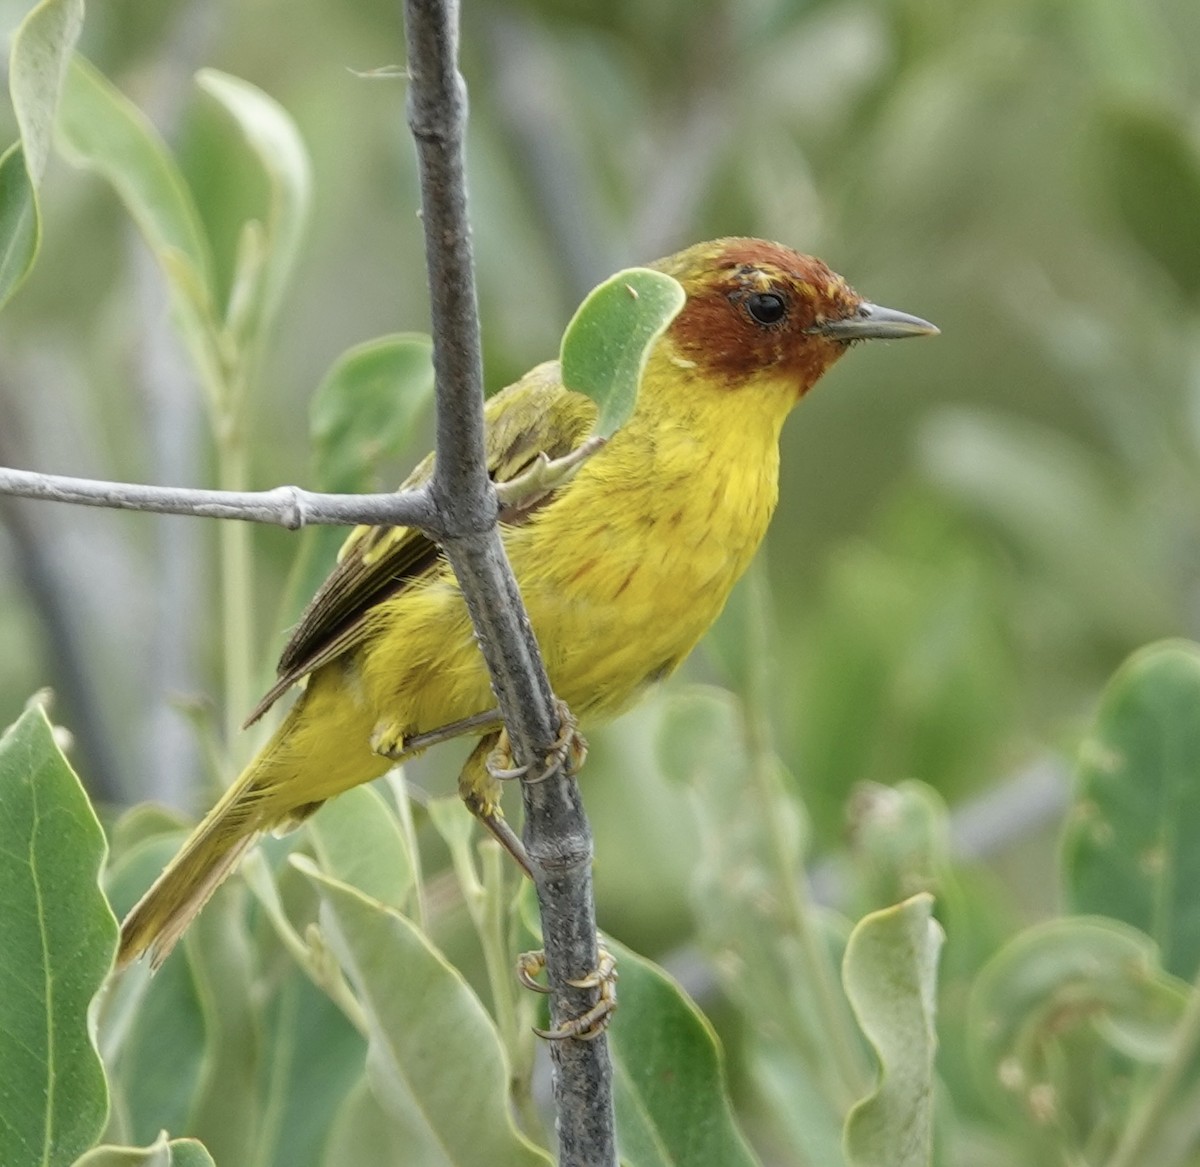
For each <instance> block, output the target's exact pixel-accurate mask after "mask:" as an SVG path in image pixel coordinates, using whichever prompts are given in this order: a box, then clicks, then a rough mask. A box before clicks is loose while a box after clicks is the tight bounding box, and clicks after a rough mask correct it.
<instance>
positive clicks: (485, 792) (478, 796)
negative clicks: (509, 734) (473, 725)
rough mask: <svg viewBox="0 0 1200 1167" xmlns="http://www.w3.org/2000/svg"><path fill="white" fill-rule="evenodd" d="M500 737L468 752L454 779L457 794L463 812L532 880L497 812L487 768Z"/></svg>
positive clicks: (520, 848) (521, 850)
mask: <svg viewBox="0 0 1200 1167" xmlns="http://www.w3.org/2000/svg"><path fill="white" fill-rule="evenodd" d="M501 733H503V730H500V731H499V732H496V733H491V734H488V735H487V737H484V738H481V739H480V742H479V744H478V745H477V746H476V747H475V749H474V750H472V751H471V756H470V757H469V758H468V759H467V760H466V762H465V763H464V764H463V768H462V772H461V773H460V774H459V776H458V794H459V797H460V798H461V799H462V800H463V802H465V803H466V804H467V809H468V810H469V811H470V812H471V813H472V814H473V815H474V816H475V817H476V818H477V819H478V820H479V821H480V822H481V823H483V825H484V826H485V827H487V829H488V830H489V831H490V832H491V833H492V836H493V838H495V840H496V841H497V842H498V843H499V844H500V846H501V847H503V848H504V849H505V850H506V851H507V852H508V853H509V854H510V855H511V856H512V857H513V858H514V859H515V860H516V861H517V865H518V866H519V867H520V868H521V870H522V871H524V872H525V874H526V875H528V876H529V878H530V879H532V878H533V860H531V859H530V858H529V852H528V851H526V850H525V844H524V843H522V842H521V840H520V839H519V838H518V837H517V833H516V831H514V830H513V829H512V827H510V826H509V825H508V820H507V819H506V818H505V817H504V812H503V811H502V810H501V809H500V795H501V787H500V781H499V779H497V777H496V775H495V774H494V773H493V772H492V770H491V768H490V767H489V765H488V759H489V758H490V756H491V755H492V753H494V752H495V748H496V742H497V740H498V739H499V737H500V734H501Z"/></svg>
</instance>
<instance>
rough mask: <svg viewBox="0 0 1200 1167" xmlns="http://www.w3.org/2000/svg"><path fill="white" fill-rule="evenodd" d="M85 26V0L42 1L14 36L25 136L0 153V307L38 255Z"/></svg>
mask: <svg viewBox="0 0 1200 1167" xmlns="http://www.w3.org/2000/svg"><path fill="white" fill-rule="evenodd" d="M82 25H83V0H42V3H40V4H38V5H37V7H35V8H34V9H33V10H32V11H31V12H30V13H29V15H28V16H26V17H25V19H24V20H23V21H22V22H21V25H20V27H19V28H18V29H17V31H16V33H15V35H14V36H13V44H12V55H11V58H10V62H9V91H10V92H11V94H12V103H13V111H14V112H15V114H16V117H17V126H18V128H19V130H20V134H21V140H20V141H19V142H17V143H14V144H13V145H12V146H10V147H9V148H8V149H7V150H6V151H5V152H4V155H3V157H0V307H2V306H3V305H4V304H5V303H6V302H7V301H8V299H9V298H10V297H11V296H12V295H13V293H15V292H16V290H17V289H18V288H19V287H20V286H21V284H22V283H23V282H24V280H25V277H26V276H27V275H28V274H29V272H30V270H31V269H32V267H33V264H34V260H35V259H36V258H37V252H38V247H39V246H40V243H41V213H40V211H39V209H38V201H37V189H38V187H39V186H40V185H41V181H42V175H43V173H44V172H45V169H46V159H47V157H48V156H49V153H50V140H51V135H52V132H53V128H54V115H55V110H56V109H57V107H58V100H59V94H60V93H61V91H62V85H63V75H64V73H65V71H66V68H67V62H68V61H69V60H70V57H71V53H72V51H73V50H74V47H75V42H76V41H77V40H78V39H79V30H80V28H81V27H82Z"/></svg>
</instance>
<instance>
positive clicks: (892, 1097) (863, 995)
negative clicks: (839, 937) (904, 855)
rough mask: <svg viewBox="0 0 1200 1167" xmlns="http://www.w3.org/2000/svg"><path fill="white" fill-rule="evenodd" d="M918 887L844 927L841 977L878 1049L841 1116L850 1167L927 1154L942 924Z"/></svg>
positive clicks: (910, 1164)
mask: <svg viewBox="0 0 1200 1167" xmlns="http://www.w3.org/2000/svg"><path fill="white" fill-rule="evenodd" d="M932 911H933V897H932V896H930V895H927V894H924V893H922V894H921V895H915V896H913V897H912V898H911V899H908V900H905V901H904V902H903V903H900V904H896V905H895V906H894V907H891V908H884V909H883V910H882V911H879V912H872V913H871V914H870V915H868V916H864V917H863V918H862V919H861V920H860V921H859V922H858V924H857V925H856V926H855V929H854V931H853V932H851V933H850V939H849V941H848V942H847V944H846V955H845V959H844V961H843V962H842V981H843V983H844V984H845V986H846V995H847V996H848V997H849V998H850V1004H851V1006H852V1007H853V1009H854V1013H855V1016H856V1017H857V1018H858V1023H859V1025H860V1026H861V1027H862V1031H863V1033H865V1034H866V1036H867V1039H868V1040H869V1041H870V1043H871V1045H872V1046H873V1047H874V1049H875V1052H876V1053H877V1054H878V1055H879V1066H880V1070H879V1084H878V1086H877V1087H876V1088H875V1090H874V1091H873V1092H872V1093H871V1094H869V1095H867V1097H866V1098H863V1099H861V1100H860V1101H859V1102H857V1103H856V1104H855V1105H854V1107H853V1108H852V1109H851V1111H850V1113H849V1115H848V1116H847V1118H846V1131H845V1140H844V1144H843V1145H844V1149H845V1153H846V1162H847V1163H848V1164H850V1165H851V1167H926V1165H927V1164H929V1163H931V1162H932V1157H933V1055H934V1051H935V1049H936V1048H937V1039H936V1036H935V1033H934V1023H933V1021H934V1010H935V990H936V987H937V960H938V953H939V951H940V950H941V947H942V940H943V935H942V930H941V928H940V927H939V926H938V924H937V922H936V921H935V920H934V919H933V917H932Z"/></svg>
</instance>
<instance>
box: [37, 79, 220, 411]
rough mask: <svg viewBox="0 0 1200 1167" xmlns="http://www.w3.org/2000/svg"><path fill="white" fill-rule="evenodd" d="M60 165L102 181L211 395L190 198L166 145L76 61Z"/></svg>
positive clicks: (212, 345)
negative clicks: (163, 291) (156, 275)
mask: <svg viewBox="0 0 1200 1167" xmlns="http://www.w3.org/2000/svg"><path fill="white" fill-rule="evenodd" d="M58 131H59V144H60V148H61V149H62V151H63V153H64V154H65V155H66V156H67V158H68V159H69V160H70V161H72V162H74V163H75V165H77V166H82V167H86V168H87V169H89V170H93V171H95V172H96V173H97V174H99V175H101V176H102V177H103V178H105V179H106V180H107V181H108V182H109V183H110V184H111V185H112V187H113V189H114V190H115V191H116V193H117V195H118V196H119V197H120V199H121V201H122V202H123V203H124V204H125V207H126V209H127V210H128V212H129V214H130V215H131V216H132V217H133V220H134V222H135V223H136V224H137V225H138V228H139V230H140V231H141V233H142V235H143V237H144V238H145V240H146V243H147V245H148V246H149V248H150V250H151V252H152V253H153V254H154V256H155V258H156V259H157V261H158V262H159V264H161V265H162V268H163V271H164V272H165V273H166V275H167V285H168V287H169V288H170V290H171V301H172V306H173V309H174V314H175V320H176V324H177V326H178V327H179V330H180V334H181V335H182V337H183V339H184V341H185V343H186V344H187V346H188V350H189V351H190V353H191V355H192V359H193V360H194V361H195V362H196V365H197V368H198V370H199V372H200V374H201V376H202V378H203V380H204V383H205V385H206V386H208V387H209V389H210V391H211V390H213V389H214V388H215V387H216V386H219V385H220V384H221V383H222V376H223V374H222V371H221V362H220V359H219V357H218V351H217V340H216V322H215V317H214V307H213V291H212V274H211V273H212V261H211V257H210V255H209V248H208V241H207V239H206V238H205V236H204V228H203V226H202V224H201V221H200V215H199V212H198V211H197V210H196V206H195V203H194V202H193V200H192V195H191V192H190V191H189V190H188V187H187V184H186V183H185V182H184V180H183V176H182V174H181V173H180V171H179V167H178V166H177V165H176V163H175V160H174V158H172V157H171V153H170V151H169V150H168V149H167V147H166V144H165V143H164V142H163V141H162V139H161V138H160V137H159V135H158V133H157V131H156V130H155V129H154V127H153V126H152V125H151V124H150V121H149V119H148V118H147V117H146V116H145V114H143V113H142V112H141V110H139V109H138V108H137V107H136V106H135V105H134V104H133V103H132V102H131V101H130V100H129V99H128V98H126V97H125V96H124V95H123V94H121V93H120V92H119V91H118V90H117V89H116V88H114V86H113V85H112V84H111V83H110V82H108V81H107V80H106V79H105V78H104V77H102V76H101V75H100V73H98V72H97V71H96V69H95V68H94V67H93V66H92V65H90V64H88V63H87V62H86V61H85V60H84V59H83V58H82V57H79V56H76V57H75V59H74V60H73V61H72V63H71V67H70V69H69V70H68V73H67V80H66V85H65V86H64V88H63V96H62V103H61V105H60V108H59V119H58Z"/></svg>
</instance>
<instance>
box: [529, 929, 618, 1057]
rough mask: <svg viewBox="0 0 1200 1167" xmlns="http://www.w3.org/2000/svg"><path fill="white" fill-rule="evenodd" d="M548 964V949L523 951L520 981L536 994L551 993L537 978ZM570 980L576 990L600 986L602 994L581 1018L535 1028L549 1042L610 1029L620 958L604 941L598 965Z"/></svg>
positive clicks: (583, 1037)
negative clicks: (545, 1027) (609, 949)
mask: <svg viewBox="0 0 1200 1167" xmlns="http://www.w3.org/2000/svg"><path fill="white" fill-rule="evenodd" d="M545 967H546V954H545V952H544V951H542V950H540V949H539V950H537V951H535V952H523V953H521V955H520V956H519V957H518V958H517V980H519V981H520V982H521V984H523V985H524V986H525V987H526V988H527V989H532V990H533V991H534V992H535V993H549V992H550V991H551V990H550V989H549V988H548V987H547V986H546V985H543V984H542V983H541V982H540V981H539V980H537V976H538V974H539V973H540V972H541V971H542V970H543V969H544V968H545ZM566 983H567V984H568V985H570V986H571V987H572V988H575V989H599V991H600V995H599V997H598V998H597V1000H596V1003H595V1004H594V1005H593V1006H592V1007H591V1008H590V1009H586V1010H584V1012H582V1013H581V1014H579V1016H578V1017H572V1018H571V1019H570V1020H568V1021H564V1022H562V1023H561V1024H559V1025H556V1026H555V1027H554V1028H553V1029H538V1028H537V1027H534V1030H533V1032H534V1033H536V1034H537V1035H538V1037H542V1038H545V1039H546V1040H547V1041H565V1040H566V1039H567V1038H570V1037H573V1038H575V1039H576V1040H577V1041H594V1040H595V1039H596V1038H598V1037H599V1036H600V1035H601V1034H602V1033H603V1032H604V1031H605V1030H606V1029H607V1028H608V1026H609V1023H610V1022H611V1021H612V1016H613V1014H614V1013H615V1012H616V1011H617V958H616V957H615V956H613V954H612V953H611V952H609V951H608V949H607V948H605V947H604V945H603V944H601V945H600V946H599V953H598V960H597V967H596V968H595V969H594V970H593V971H592V972H590V973H588V975H587V976H584V977H579V978H578V979H577V980H568V981H567V982H566Z"/></svg>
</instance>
